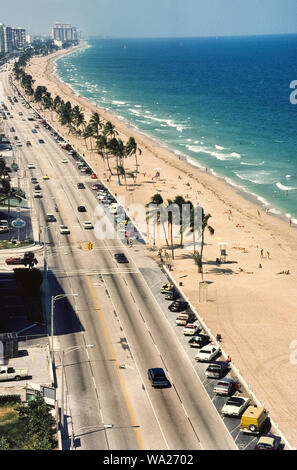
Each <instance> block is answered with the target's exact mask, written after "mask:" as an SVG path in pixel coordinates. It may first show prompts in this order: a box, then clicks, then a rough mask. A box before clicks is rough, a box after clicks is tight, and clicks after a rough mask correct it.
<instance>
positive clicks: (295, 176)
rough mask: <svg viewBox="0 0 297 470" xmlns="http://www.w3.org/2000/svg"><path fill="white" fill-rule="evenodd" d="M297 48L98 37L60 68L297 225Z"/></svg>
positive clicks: (255, 42) (110, 106)
mask: <svg viewBox="0 0 297 470" xmlns="http://www.w3.org/2000/svg"><path fill="white" fill-rule="evenodd" d="M296 53H297V35H281V36H253V37H251V36H250V37H225V38H170V39H168V38H166V39H93V40H88V41H87V47H86V48H84V49H81V50H78V51H76V52H74V53H72V54H69V55H66V56H63V57H62V58H60V59H58V60H57V61H56V74H57V76H58V77H59V78H60V79H61V80H63V81H64V82H65V83H68V84H69V85H70V86H71V87H72V88H73V90H74V91H75V93H77V94H79V95H81V96H83V97H85V98H87V99H89V100H90V101H91V102H93V103H94V104H97V105H98V106H101V107H104V108H105V109H107V110H109V111H112V112H113V113H114V114H116V115H117V116H118V117H120V118H121V119H123V120H125V121H128V122H129V123H130V124H131V125H133V126H135V128H137V129H138V130H139V131H140V132H142V133H144V134H146V135H148V136H149V137H151V138H153V139H155V140H157V141H158V142H160V143H161V144H162V145H163V146H167V147H168V148H169V149H171V150H173V151H174V152H175V153H177V154H178V155H182V156H184V157H185V158H186V159H187V160H188V161H189V162H190V163H191V164H192V165H196V166H198V167H203V168H205V167H207V168H208V170H209V172H212V173H213V174H215V175H217V176H220V177H222V178H224V179H225V180H226V182H228V183H229V184H232V185H233V186H234V187H235V188H237V189H238V190H241V191H244V193H245V194H246V195H247V196H249V197H252V198H254V199H256V200H257V201H258V202H259V203H260V204H261V205H262V206H263V207H265V208H268V209H269V211H270V212H271V213H274V214H276V215H280V216H284V217H287V219H292V220H293V222H294V223H296V224H297V149H296V134H297V105H293V104H291V102H290V94H291V93H292V89H290V83H291V82H292V81H293V80H297V61H296Z"/></svg>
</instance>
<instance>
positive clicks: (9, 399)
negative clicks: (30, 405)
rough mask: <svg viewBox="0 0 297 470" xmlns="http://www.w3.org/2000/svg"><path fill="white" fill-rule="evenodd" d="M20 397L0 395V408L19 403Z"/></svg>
mask: <svg viewBox="0 0 297 470" xmlns="http://www.w3.org/2000/svg"><path fill="white" fill-rule="evenodd" d="M21 402H22V400H21V395H0V406H5V405H15V404H16V403H21Z"/></svg>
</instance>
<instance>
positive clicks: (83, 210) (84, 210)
mask: <svg viewBox="0 0 297 470" xmlns="http://www.w3.org/2000/svg"><path fill="white" fill-rule="evenodd" d="M77 210H78V212H87V209H86V208H85V206H77Z"/></svg>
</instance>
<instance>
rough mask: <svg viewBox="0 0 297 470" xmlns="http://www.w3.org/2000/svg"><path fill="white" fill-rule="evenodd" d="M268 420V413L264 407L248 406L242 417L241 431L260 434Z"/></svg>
mask: <svg viewBox="0 0 297 470" xmlns="http://www.w3.org/2000/svg"><path fill="white" fill-rule="evenodd" d="M267 420H268V413H267V411H266V409H265V408H264V407H263V406H259V407H258V406H257V405H251V406H248V408H247V409H246V410H245V412H244V413H243V415H242V416H241V420H240V431H242V432H243V433H251V434H259V433H260V431H261V429H262V428H263V425H265V424H266V423H267Z"/></svg>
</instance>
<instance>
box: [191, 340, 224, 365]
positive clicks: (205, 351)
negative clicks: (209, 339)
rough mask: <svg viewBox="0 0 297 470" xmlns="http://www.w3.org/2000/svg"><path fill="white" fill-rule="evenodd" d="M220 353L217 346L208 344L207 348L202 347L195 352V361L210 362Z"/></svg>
mask: <svg viewBox="0 0 297 470" xmlns="http://www.w3.org/2000/svg"><path fill="white" fill-rule="evenodd" d="M220 352H221V348H220V347H219V346H215V345H213V344H208V345H207V346H203V348H201V349H200V351H198V352H197V354H196V356H195V359H196V361H198V362H210V361H211V360H212V359H213V358H214V357H216V356H217V355H218V354H219V353H220Z"/></svg>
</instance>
